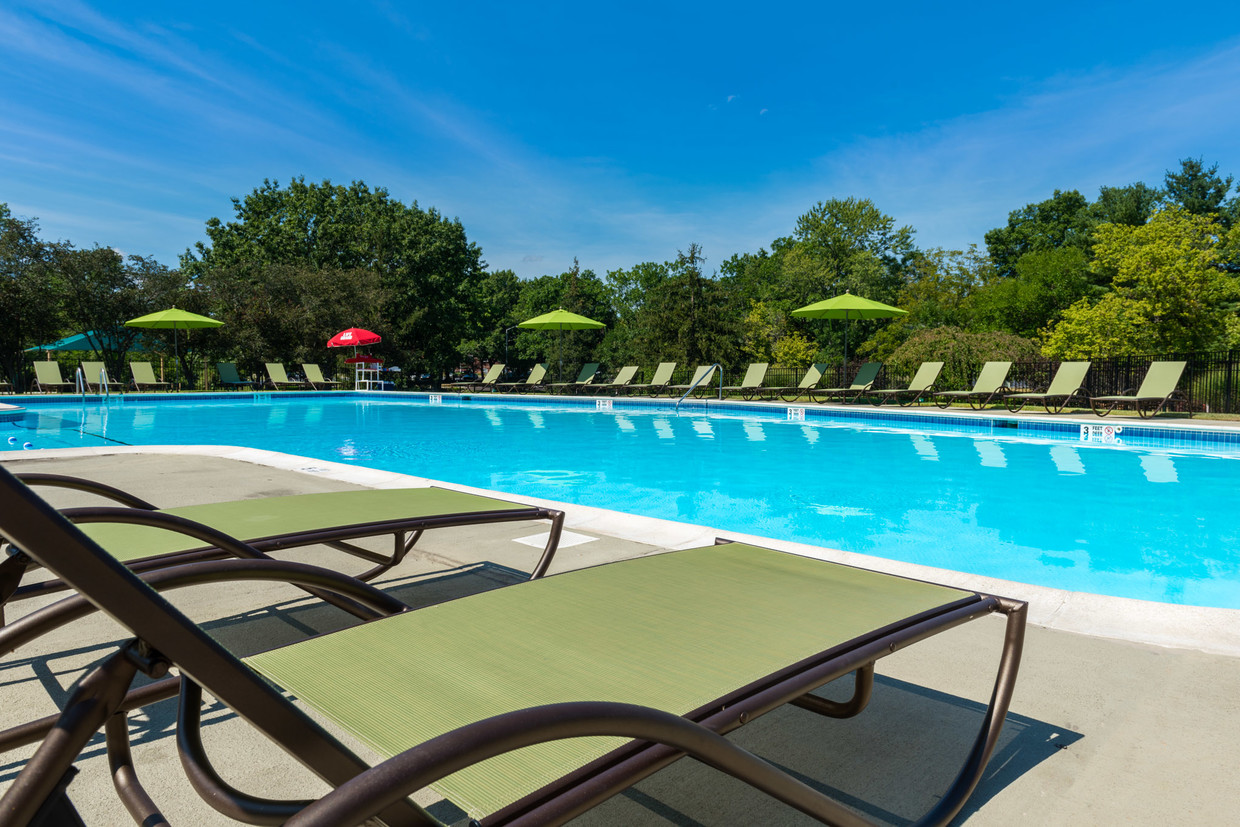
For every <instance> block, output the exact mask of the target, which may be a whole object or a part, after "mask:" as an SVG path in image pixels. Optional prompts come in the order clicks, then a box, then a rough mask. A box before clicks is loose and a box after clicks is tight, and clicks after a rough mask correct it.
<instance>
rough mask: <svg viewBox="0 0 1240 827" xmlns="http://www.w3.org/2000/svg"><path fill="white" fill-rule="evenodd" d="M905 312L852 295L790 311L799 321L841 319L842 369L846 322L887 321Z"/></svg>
mask: <svg viewBox="0 0 1240 827" xmlns="http://www.w3.org/2000/svg"><path fill="white" fill-rule="evenodd" d="M907 313H908V311H907V310H901V309H900V308H898V307H892V306H891V305H889V304H883V303H882V302H876V301H870V300H869V299H865V298H862V297H861V296H854V295H853V294H852V293H844V294H842V295H839V296H832V297H831V298H829V299H823V300H822V301H820V302H814V303H813V304H807V305H806V306H805V307H798V308H797V309H796V310H793V311H792V315H793V316H796V317H797V318H800V319H843V320H844V367H845V368H847V367H848V320H849V319H889V318H891V317H892V316H903V315H905V314H907Z"/></svg>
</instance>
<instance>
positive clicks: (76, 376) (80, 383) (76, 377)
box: [73, 365, 86, 400]
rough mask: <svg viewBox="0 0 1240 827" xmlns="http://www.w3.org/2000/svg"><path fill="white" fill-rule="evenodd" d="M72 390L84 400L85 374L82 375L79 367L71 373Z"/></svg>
mask: <svg viewBox="0 0 1240 827" xmlns="http://www.w3.org/2000/svg"><path fill="white" fill-rule="evenodd" d="M73 383H74V388H75V389H76V390H77V392H78V393H80V394H81V395H82V399H83V400H85V399H86V374H85V373H82V367H81V365H79V366H78V369H77V370H76V371H74V373H73Z"/></svg>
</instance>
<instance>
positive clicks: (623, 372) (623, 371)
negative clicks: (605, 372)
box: [584, 365, 637, 396]
mask: <svg viewBox="0 0 1240 827" xmlns="http://www.w3.org/2000/svg"><path fill="white" fill-rule="evenodd" d="M636 375H637V365H625V366H624V367H622V368H620V371H619V372H618V373H617V374H616V378H615V379H612V380H611V381H610V382H599V383H597V384H594V385H590V387H588V388H585V389H584V390H586V391H587V392H589V391H593V392H594V393H595V394H600V393H602V392H603V391H611V393H612V395H613V396H615V395H617V394H619V393H620V392H621V391H623V390H626V389H627V388H628V387H629V385H630V384H632V382H633V377H635V376H636Z"/></svg>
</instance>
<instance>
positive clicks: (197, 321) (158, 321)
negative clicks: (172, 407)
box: [125, 307, 224, 379]
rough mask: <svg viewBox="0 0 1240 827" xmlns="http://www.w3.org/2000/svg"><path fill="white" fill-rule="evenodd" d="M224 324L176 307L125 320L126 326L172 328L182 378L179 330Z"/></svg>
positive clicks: (175, 356) (173, 346)
mask: <svg viewBox="0 0 1240 827" xmlns="http://www.w3.org/2000/svg"><path fill="white" fill-rule="evenodd" d="M223 324H224V323H223V322H217V321H216V320H215V319H211V318H208V317H206V316H199V315H198V314H197V313H190V312H189V311H188V310H178V309H177V308H175V307H172V308H169V309H168V310H157V311H155V312H154V313H148V314H146V315H145V316H139V317H138V318H136V319H130V320H129V321H127V322H125V326H126V327H149V328H153V329H157V330H168V329H169V328H171V329H172V351H173V358H174V359H175V361H176V372H177V378H178V379H180V374H181V352H180V348H179V347H178V345H177V331H178V330H191V329H193V328H197V327H221V326H223Z"/></svg>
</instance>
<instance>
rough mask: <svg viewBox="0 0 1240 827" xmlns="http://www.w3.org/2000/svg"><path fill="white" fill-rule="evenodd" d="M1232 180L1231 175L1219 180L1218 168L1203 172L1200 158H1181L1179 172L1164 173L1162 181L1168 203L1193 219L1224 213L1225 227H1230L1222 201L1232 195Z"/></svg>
mask: <svg viewBox="0 0 1240 827" xmlns="http://www.w3.org/2000/svg"><path fill="white" fill-rule="evenodd" d="M1233 180H1234V179H1233V178H1232V177H1231V176H1230V175H1228V176H1227V177H1226V178H1225V179H1224V178H1220V177H1219V175H1218V164H1214V165H1212V166H1211V167H1210V168H1209V169H1206V168H1205V165H1204V164H1203V163H1202V161H1201V159H1200V158H1182V159H1181V160H1180V171H1179V172H1172V171H1171V170H1167V175H1166V178H1165V179H1164V185H1165V186H1166V188H1167V193H1166V197H1167V202H1168V203H1169V204H1172V205H1178V206H1179V207H1181V208H1182V209H1183V210H1184V211H1185V212H1187V213H1190V214H1192V215H1212V214H1219V213H1223V214H1224V216H1225V218H1224V221H1225V224H1226V226H1230V224H1231V222H1230V218H1229V217H1227V216H1226V211H1225V210H1224V208H1223V201H1224V199H1226V198H1227V193H1228V192H1230V191H1231V185H1232V181H1233Z"/></svg>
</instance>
